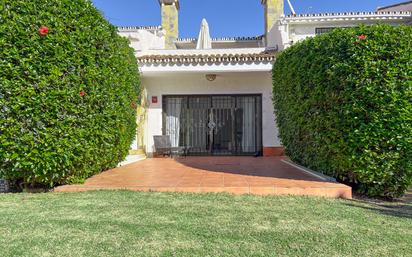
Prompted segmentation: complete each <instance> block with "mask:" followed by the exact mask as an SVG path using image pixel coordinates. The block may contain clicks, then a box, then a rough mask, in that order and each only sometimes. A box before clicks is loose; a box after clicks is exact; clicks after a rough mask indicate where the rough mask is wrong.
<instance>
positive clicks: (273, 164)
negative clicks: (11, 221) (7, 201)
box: [55, 157, 352, 198]
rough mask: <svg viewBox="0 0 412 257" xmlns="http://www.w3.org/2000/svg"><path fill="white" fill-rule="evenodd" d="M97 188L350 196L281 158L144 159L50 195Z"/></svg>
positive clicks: (338, 186) (346, 189)
mask: <svg viewBox="0 0 412 257" xmlns="http://www.w3.org/2000/svg"><path fill="white" fill-rule="evenodd" d="M102 189H110V190H116V189H128V190H139V191H161V192H175V191H178V192H228V193H233V194H248V193H251V194H257V195H268V194H294V195H318V196H325V197H343V198H351V197H352V192H351V188H350V187H348V186H345V185H342V184H339V183H331V182H325V181H323V180H320V179H319V178H317V177H315V176H312V175H310V174H308V173H305V172H302V171H301V170H299V169H296V168H295V167H293V166H291V165H289V164H286V163H284V162H282V158H280V157H276V158H275V157H274V158H270V157H269V158H252V157H188V158H181V159H171V158H156V159H146V160H143V161H139V162H136V163H133V164H130V165H126V166H123V167H119V168H115V169H113V170H109V171H106V172H103V173H101V174H98V175H96V176H94V177H92V178H89V179H88V180H86V183H85V184H83V185H70V186H61V187H57V188H55V192H79V191H88V190H102Z"/></svg>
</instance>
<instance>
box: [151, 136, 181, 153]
mask: <svg viewBox="0 0 412 257" xmlns="http://www.w3.org/2000/svg"><path fill="white" fill-rule="evenodd" d="M153 140H154V147H155V151H156V154H157V155H163V156H170V157H173V156H186V148H185V147H172V143H171V142H170V136H167V135H165V136H153Z"/></svg>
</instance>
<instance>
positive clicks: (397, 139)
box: [273, 25, 412, 198]
mask: <svg viewBox="0 0 412 257" xmlns="http://www.w3.org/2000/svg"><path fill="white" fill-rule="evenodd" d="M411 51H412V27H411V26H398V27H391V26H389V25H376V26H368V27H366V26H363V27H357V28H351V29H336V30H334V31H332V32H330V33H327V34H324V35H320V36H317V37H314V38H309V39H306V40H304V41H303V42H300V43H297V44H295V45H294V46H292V47H290V48H289V49H287V50H285V51H284V52H282V53H281V54H280V56H279V58H278V59H277V61H276V64H275V65H274V68H273V98H274V106H275V113H276V116H277V124H278V127H279V134H280V138H281V140H282V142H283V144H284V146H285V148H286V152H287V154H288V155H289V156H290V158H291V159H292V160H293V161H295V162H297V163H300V164H302V165H304V166H307V167H309V168H312V169H314V170H317V171H321V172H323V173H325V174H327V175H331V176H334V177H336V178H338V179H339V180H340V181H343V182H346V183H349V184H351V185H353V186H355V189H357V190H358V191H360V192H361V193H365V194H367V195H369V196H382V197H389V198H393V197H398V196H401V195H402V194H403V193H404V192H405V190H406V189H407V188H408V186H410V185H411V181H412V79H411V78H412V59H411V58H412V52H411Z"/></svg>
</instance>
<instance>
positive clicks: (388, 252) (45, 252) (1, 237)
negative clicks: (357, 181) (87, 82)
mask: <svg viewBox="0 0 412 257" xmlns="http://www.w3.org/2000/svg"><path fill="white" fill-rule="evenodd" d="M398 207H399V206H396V207H394V206H392V205H388V206H381V205H379V204H375V203H364V202H360V201H348V200H333V199H322V198H309V197H260V196H250V195H247V196H231V195H226V194H179V193H143V192H128V191H116V192H109V191H100V192H89V193H67V194H63V193H62V194H58V193H47V194H8V195H0V252H1V256H145V257H146V256H412V212H411V207H412V206H411V205H409V204H404V205H402V206H401V208H398Z"/></svg>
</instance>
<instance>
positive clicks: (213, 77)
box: [206, 74, 216, 82]
mask: <svg viewBox="0 0 412 257" xmlns="http://www.w3.org/2000/svg"><path fill="white" fill-rule="evenodd" d="M206 79H207V81H210V82H211V81H215V80H216V74H206Z"/></svg>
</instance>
